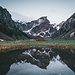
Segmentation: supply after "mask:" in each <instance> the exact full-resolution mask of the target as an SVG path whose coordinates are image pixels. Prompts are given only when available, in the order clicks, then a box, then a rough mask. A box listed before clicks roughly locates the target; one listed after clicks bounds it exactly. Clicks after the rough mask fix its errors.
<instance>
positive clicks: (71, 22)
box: [52, 13, 75, 39]
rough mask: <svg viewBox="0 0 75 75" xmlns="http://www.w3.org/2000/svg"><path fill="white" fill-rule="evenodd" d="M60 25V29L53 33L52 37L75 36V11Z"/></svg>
mask: <svg viewBox="0 0 75 75" xmlns="http://www.w3.org/2000/svg"><path fill="white" fill-rule="evenodd" d="M59 26H60V29H59V30H57V31H56V33H54V34H53V35H52V38H65V39H66V38H75V13H74V14H73V15H72V16H71V17H70V18H68V19H67V20H66V21H65V22H64V23H62V24H60V25H59ZM56 34H57V35H56Z"/></svg>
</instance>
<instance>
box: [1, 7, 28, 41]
mask: <svg viewBox="0 0 75 75" xmlns="http://www.w3.org/2000/svg"><path fill="white" fill-rule="evenodd" d="M0 32H1V34H3V35H6V36H8V37H9V38H11V39H14V40H16V39H29V37H28V35H27V34H25V33H23V32H22V31H20V30H19V29H17V28H16V26H15V23H14V21H13V20H12V18H11V15H10V13H9V12H8V11H7V9H4V8H2V7H1V6H0ZM3 35H0V39H6V38H4V37H5V36H4V37H3ZM9 40H10V39H9Z"/></svg>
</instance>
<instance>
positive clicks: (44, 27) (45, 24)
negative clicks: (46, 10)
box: [17, 16, 55, 37]
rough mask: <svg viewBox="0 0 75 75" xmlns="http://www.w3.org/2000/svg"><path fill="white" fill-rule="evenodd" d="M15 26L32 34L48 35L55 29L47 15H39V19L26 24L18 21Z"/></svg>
mask: <svg viewBox="0 0 75 75" xmlns="http://www.w3.org/2000/svg"><path fill="white" fill-rule="evenodd" d="M17 27H18V28H19V29H20V30H21V31H23V32H25V33H27V34H30V35H33V36H42V37H50V36H51V35H52V34H53V33H54V32H55V29H54V28H53V26H52V24H50V21H49V20H48V19H47V16H43V17H40V18H39V19H37V20H33V21H31V22H28V23H26V24H20V23H18V24H17Z"/></svg>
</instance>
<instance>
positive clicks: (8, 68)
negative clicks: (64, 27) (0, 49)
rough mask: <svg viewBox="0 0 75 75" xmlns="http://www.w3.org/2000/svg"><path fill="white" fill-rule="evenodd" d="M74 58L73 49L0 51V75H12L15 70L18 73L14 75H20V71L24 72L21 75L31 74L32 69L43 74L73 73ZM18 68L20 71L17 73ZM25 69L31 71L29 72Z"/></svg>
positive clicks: (59, 74) (65, 74) (63, 74)
mask: <svg viewBox="0 0 75 75" xmlns="http://www.w3.org/2000/svg"><path fill="white" fill-rule="evenodd" d="M74 59H75V53H74V50H65V49H53V48H52V49H51V48H45V47H44V48H41V47H39V48H30V49H27V50H22V51H13V52H9V53H2V54H0V75H13V73H14V72H17V71H18V74H16V73H15V74H14V75H22V73H24V74H23V75H31V73H32V69H34V71H35V72H36V71H39V73H40V74H39V73H38V72H37V74H36V75H41V74H42V73H43V75H51V74H52V75H75V73H74V72H75V60H74ZM66 64H67V65H66ZM68 67H69V68H71V69H72V70H73V71H74V72H73V71H72V70H70V69H69V68H68ZM65 69H66V70H65ZM16 70H17V71H16ZM20 70H21V71H22V72H21V73H19V71H20ZM24 70H25V71H24ZM57 70H58V71H57ZM27 71H29V72H31V73H30V74H29V72H27ZM45 71H46V72H45ZM66 72H67V73H66ZM27 73H28V74H27ZM32 75H35V73H34V74H32Z"/></svg>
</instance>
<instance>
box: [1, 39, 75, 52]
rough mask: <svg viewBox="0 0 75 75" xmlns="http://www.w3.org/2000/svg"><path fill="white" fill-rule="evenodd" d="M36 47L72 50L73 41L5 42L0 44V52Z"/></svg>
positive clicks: (73, 46) (74, 43)
mask: <svg viewBox="0 0 75 75" xmlns="http://www.w3.org/2000/svg"><path fill="white" fill-rule="evenodd" d="M34 46H35V47H38V46H48V47H56V48H74V49H75V40H64V39H59V40H46V41H29V40H23V41H22V40H19V41H5V42H0V52H7V51H11V50H16V49H25V48H29V47H34Z"/></svg>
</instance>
